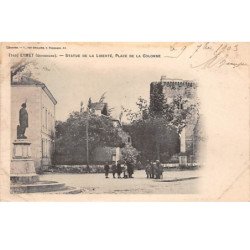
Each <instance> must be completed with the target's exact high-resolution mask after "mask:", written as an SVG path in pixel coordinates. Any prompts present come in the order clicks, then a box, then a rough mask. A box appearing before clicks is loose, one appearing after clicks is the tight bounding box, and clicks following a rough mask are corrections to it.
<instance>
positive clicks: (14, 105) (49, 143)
mask: <svg viewBox="0 0 250 250" xmlns="http://www.w3.org/2000/svg"><path fill="white" fill-rule="evenodd" d="M24 102H26V104H27V111H28V117H29V118H28V121H29V126H28V128H27V129H26V132H25V135H26V136H27V138H28V139H29V141H30V142H31V156H32V159H33V160H34V162H35V168H36V171H37V172H39V171H43V170H46V169H47V168H48V166H50V165H51V163H52V162H51V161H52V154H53V150H54V135H55V105H56V103H57V101H56V99H55V98H54V96H53V95H52V94H51V92H50V91H49V89H48V88H47V87H46V85H45V84H44V83H42V82H39V81H37V80H34V79H31V78H28V77H24V76H23V77H21V78H20V79H19V80H16V81H13V82H12V83H11V140H12V141H11V143H12V142H13V141H14V140H15V139H16V138H17V125H18V124H19V110H20V108H21V105H22V103H24Z"/></svg>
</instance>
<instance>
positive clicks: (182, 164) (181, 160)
mask: <svg viewBox="0 0 250 250" xmlns="http://www.w3.org/2000/svg"><path fill="white" fill-rule="evenodd" d="M179 165H180V167H186V166H187V156H186V155H180V156H179Z"/></svg>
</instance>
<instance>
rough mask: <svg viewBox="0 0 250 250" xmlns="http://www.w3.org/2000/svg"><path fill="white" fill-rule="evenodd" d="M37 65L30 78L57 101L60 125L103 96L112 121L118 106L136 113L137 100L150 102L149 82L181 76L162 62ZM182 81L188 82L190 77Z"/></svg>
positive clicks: (74, 61)
mask: <svg viewBox="0 0 250 250" xmlns="http://www.w3.org/2000/svg"><path fill="white" fill-rule="evenodd" d="M105 51H107V50H105ZM78 52H79V51H78ZM98 53H99V52H98ZM101 53H103V52H101ZM105 53H108V52H105ZM123 53H124V52H123ZM126 53H127V52H126ZM133 53H135V52H133ZM36 63H37V64H36V69H33V76H34V77H35V78H36V79H37V80H39V81H41V82H43V83H45V84H46V86H47V87H48V89H49V90H50V91H51V93H52V94H53V96H54V97H55V99H56V100H57V105H56V119H57V120H62V121H64V120H66V119H67V117H68V116H69V114H70V113H71V112H72V111H78V110H79V109H80V103H81V101H83V103H84V106H85V107H86V105H87V103H88V99H89V98H91V100H92V102H97V101H98V100H99V99H100V97H101V95H102V94H103V93H106V94H105V97H106V99H105V101H106V102H107V103H108V106H109V108H113V111H112V114H111V115H112V117H113V118H115V119H117V118H118V117H119V114H120V112H121V106H123V107H124V108H128V109H132V110H133V111H136V110H137V105H136V101H137V100H138V98H139V97H140V96H141V97H142V98H144V99H146V100H148V101H149V91H150V83H151V82H155V81H159V80H160V78H161V76H162V75H166V76H168V77H170V78H180V77H181V76H182V74H181V69H180V68H179V67H174V64H173V65H166V63H163V62H162V59H124V58H112V59H110V58H95V59H84V58H83V59H78V58H77V59H76V58H64V59H61V58H59V59H58V58H49V59H47V58H46V59H43V60H41V59H37V60H36ZM166 66H167V67H166ZM173 67H174V68H173ZM185 77H186V78H187V79H189V80H190V76H189V75H186V76H185V75H184V78H185ZM124 119H125V117H123V121H124ZM125 120H126V119H125Z"/></svg>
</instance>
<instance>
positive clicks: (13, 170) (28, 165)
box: [10, 139, 39, 184]
mask: <svg viewBox="0 0 250 250" xmlns="http://www.w3.org/2000/svg"><path fill="white" fill-rule="evenodd" d="M30 145H31V142H30V141H29V140H27V139H17V140H15V141H14V142H13V156H12V160H11V165H10V180H11V182H12V183H25V184H28V183H35V182H37V181H38V180H39V177H38V175H37V174H36V170H35V166H34V161H33V160H32V159H31V148H30Z"/></svg>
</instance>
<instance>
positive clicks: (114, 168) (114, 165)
mask: <svg viewBox="0 0 250 250" xmlns="http://www.w3.org/2000/svg"><path fill="white" fill-rule="evenodd" d="M111 170H112V174H113V178H115V174H116V164H115V162H113V164H112V166H111Z"/></svg>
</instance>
